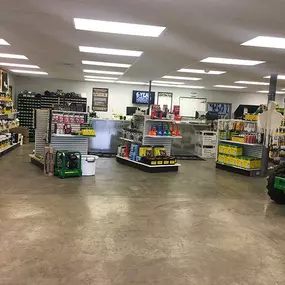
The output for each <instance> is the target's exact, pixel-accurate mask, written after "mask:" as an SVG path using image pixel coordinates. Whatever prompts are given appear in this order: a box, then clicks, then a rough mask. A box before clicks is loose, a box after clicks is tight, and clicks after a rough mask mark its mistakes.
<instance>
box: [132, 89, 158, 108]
mask: <svg viewBox="0 0 285 285" xmlns="http://www.w3.org/2000/svg"><path fill="white" fill-rule="evenodd" d="M154 100H155V92H150V93H149V92H148V91H139V90H133V100H132V103H133V104H148V101H150V105H153V104H154Z"/></svg>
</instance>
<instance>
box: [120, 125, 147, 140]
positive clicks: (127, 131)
mask: <svg viewBox="0 0 285 285" xmlns="http://www.w3.org/2000/svg"><path fill="white" fill-rule="evenodd" d="M122 137H123V138H125V139H128V140H131V141H134V142H138V143H141V142H142V139H143V134H142V132H141V131H138V130H137V129H132V128H123V130H122Z"/></svg>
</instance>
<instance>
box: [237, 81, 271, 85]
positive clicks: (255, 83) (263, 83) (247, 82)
mask: <svg viewBox="0 0 285 285" xmlns="http://www.w3.org/2000/svg"><path fill="white" fill-rule="evenodd" d="M235 83H237V84H248V85H269V83H268V82H257V81H235Z"/></svg>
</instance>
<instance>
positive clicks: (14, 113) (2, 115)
mask: <svg viewBox="0 0 285 285" xmlns="http://www.w3.org/2000/svg"><path fill="white" fill-rule="evenodd" d="M17 114H19V112H13V113H7V114H0V117H4V116H12V115H13V116H14V115H17Z"/></svg>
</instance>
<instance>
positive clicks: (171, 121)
mask: <svg viewBox="0 0 285 285" xmlns="http://www.w3.org/2000/svg"><path fill="white" fill-rule="evenodd" d="M145 121H146V122H165V123H175V120H167V119H145Z"/></svg>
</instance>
